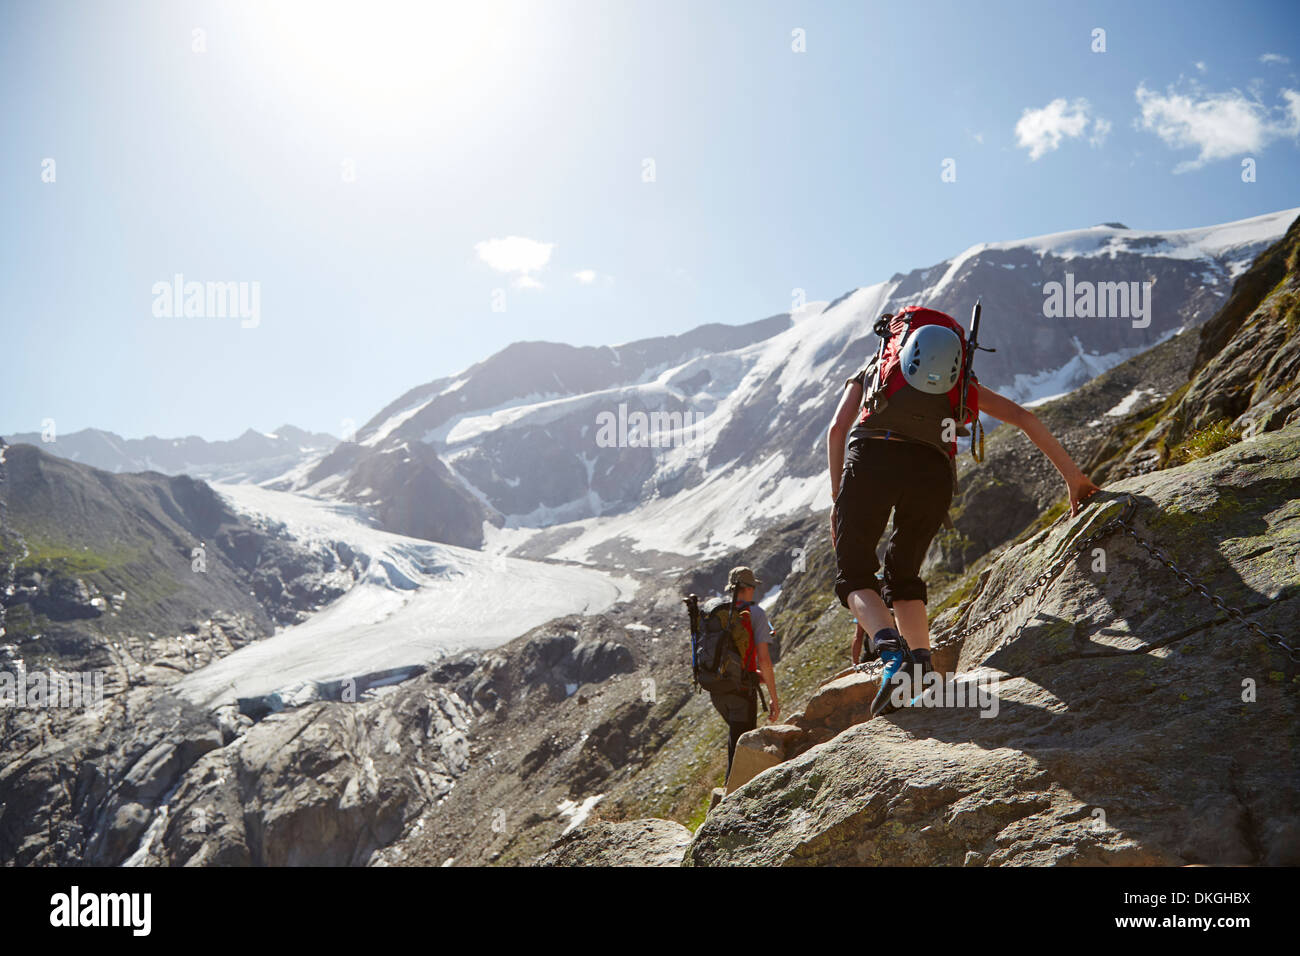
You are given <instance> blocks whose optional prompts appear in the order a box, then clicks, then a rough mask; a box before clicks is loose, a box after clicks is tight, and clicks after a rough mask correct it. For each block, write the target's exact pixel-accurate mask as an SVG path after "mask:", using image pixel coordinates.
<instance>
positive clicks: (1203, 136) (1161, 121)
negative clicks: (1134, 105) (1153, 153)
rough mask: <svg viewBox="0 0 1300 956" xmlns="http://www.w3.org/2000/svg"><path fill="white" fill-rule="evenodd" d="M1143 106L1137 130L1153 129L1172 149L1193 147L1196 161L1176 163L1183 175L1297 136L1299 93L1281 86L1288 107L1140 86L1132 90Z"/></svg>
mask: <svg viewBox="0 0 1300 956" xmlns="http://www.w3.org/2000/svg"><path fill="white" fill-rule="evenodd" d="M1136 96H1137V101H1138V106H1139V107H1140V108H1141V110H1142V115H1141V117H1140V118H1139V119H1138V120H1137V121H1136V125H1137V127H1138V129H1144V130H1148V131H1150V132H1153V133H1155V134H1156V135H1157V136H1159V137H1160V139H1161V140H1163V141H1164V144H1165V145H1166V146H1168V147H1170V148H1171V149H1196V150H1198V154H1197V156H1196V158H1195V159H1189V160H1185V161H1184V162H1181V163H1179V164H1178V165H1177V166H1175V167H1174V172H1176V173H1182V172H1186V171H1187V170H1190V169H1198V168H1200V167H1201V166H1204V165H1205V164H1206V163H1209V162H1213V161H1215V160H1219V159H1227V158H1228V157H1230V156H1241V155H1245V154H1247V153H1254V152H1258V151H1259V150H1261V149H1263V148H1264V147H1265V146H1267V145H1268V144H1269V143H1271V142H1272V141H1273V140H1276V139H1283V138H1290V137H1295V136H1296V135H1297V134H1300V94H1298V93H1296V92H1295V91H1294V90H1283V91H1282V98H1283V99H1284V100H1286V105H1285V106H1284V107H1282V108H1281V109H1280V110H1271V109H1269V108H1268V107H1266V106H1264V104H1262V103H1260V102H1259V101H1258V100H1253V99H1250V98H1248V97H1247V96H1245V95H1244V94H1243V93H1241V92H1240V91H1238V90H1232V91H1231V92H1228V93H1205V92H1203V91H1201V90H1200V89H1199V88H1193V89H1192V90H1191V91H1190V92H1187V93H1179V92H1175V90H1174V88H1173V87H1170V88H1168V89H1167V90H1166V91H1165V92H1164V93H1163V94H1161V93H1157V92H1155V91H1153V90H1148V89H1147V88H1146V87H1145V86H1143V85H1141V84H1139V85H1138V88H1137V92H1136Z"/></svg>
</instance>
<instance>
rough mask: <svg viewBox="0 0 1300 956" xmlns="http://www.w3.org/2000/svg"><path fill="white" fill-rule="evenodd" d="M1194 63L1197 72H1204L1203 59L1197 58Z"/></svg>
mask: <svg viewBox="0 0 1300 956" xmlns="http://www.w3.org/2000/svg"><path fill="white" fill-rule="evenodd" d="M1195 65H1196V70H1197V72H1199V73H1204V72H1205V61H1204V60H1197V61H1196V64H1195Z"/></svg>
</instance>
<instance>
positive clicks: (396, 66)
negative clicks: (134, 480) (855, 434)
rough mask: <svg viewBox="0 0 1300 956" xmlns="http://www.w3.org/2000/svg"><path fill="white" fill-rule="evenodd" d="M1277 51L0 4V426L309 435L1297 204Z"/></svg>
mask: <svg viewBox="0 0 1300 956" xmlns="http://www.w3.org/2000/svg"><path fill="white" fill-rule="evenodd" d="M1096 28H1102V29H1104V30H1105V46H1106V50H1105V52H1104V53H1103V52H1093V50H1092V46H1093V45H1094V43H1095V41H1094V37H1093V31H1094V29H1096ZM196 30H197V31H201V33H197V34H196V32H195V31H196ZM796 30H802V31H803V37H804V46H805V49H804V51H803V52H796V51H795V50H794V49H792V47H793V46H794V45H795V44H796V40H795V37H794V35H793V31H796ZM1297 37H1300V6H1298V5H1296V4H1294V3H1285V2H1279V3H1244V4H1231V5H1229V4H1210V3H1176V4H1175V3H1071V4H1055V3H1053V4H1029V3H925V2H908V3H892V4H874V3H872V4H848V3H809V4H801V3H759V2H752V0H750V2H736V3H722V2H695V3H684V2H664V0H656V2H653V3H651V2H641V0H624V2H618V3H613V2H588V3H569V2H564V3H562V2H542V3H533V4H490V3H486V2H481V3H472V4H412V5H410V6H407V5H405V4H389V5H385V4H383V3H378V2H368V3H356V4H337V5H331V4H329V3H319V2H318V3H310V4H292V3H280V4H253V3H246V4H240V3H186V2H167V3H141V2H133V0H123V2H120V3H112V4H85V3H82V4H72V3H40V4H38V3H35V2H12V0H10V2H4V3H3V4H0V98H2V99H3V109H2V111H0V141H3V143H4V144H5V148H4V150H3V152H0V189H2V190H3V197H4V209H5V214H4V217H3V221H2V222H0V282H2V288H3V290H4V294H5V307H4V313H3V319H0V321H2V322H3V326H2V327H0V342H2V343H3V348H4V362H3V368H4V374H3V376H0V429H7V430H8V431H9V432H12V431H27V430H39V429H40V426H41V422H42V421H43V420H44V419H53V420H54V421H55V423H56V425H57V428H58V430H59V431H60V432H64V433H66V432H69V431H74V430H77V429H80V428H83V427H86V426H94V427H100V428H106V429H110V430H113V431H116V432H118V433H120V434H123V435H126V436H127V437H140V436H143V435H146V434H156V435H163V436H177V435H187V434H199V435H202V436H204V437H206V438H210V439H217V438H230V437H234V436H235V435H237V434H238V433H240V432H242V431H243V430H244V429H245V428H246V427H250V426H251V427H255V428H259V429H263V430H269V429H271V428H274V427H275V426H277V425H279V424H280V423H282V422H290V423H293V424H296V425H300V426H302V427H307V428H311V429H320V430H328V431H331V432H334V433H335V434H338V433H339V431H340V427H341V426H340V423H341V422H342V421H343V420H344V419H352V420H354V421H356V422H358V423H360V422H364V421H365V420H367V419H368V418H369V417H370V416H371V415H372V414H373V413H374V412H376V411H377V410H378V409H379V408H380V407H382V406H383V405H384V404H386V403H387V402H388V401H390V400H392V399H393V398H395V397H396V396H397V395H398V394H399V393H400V392H402V391H404V390H405V389H407V388H409V387H411V386H414V385H416V384H419V383H421V382H425V381H429V380H431V379H434V378H437V377H440V376H443V375H448V374H451V373H454V372H456V371H458V370H460V369H461V368H464V367H465V366H467V365H470V364H472V363H473V362H475V361H478V360H480V359H482V358H484V357H486V356H487V355H489V354H490V353H492V352H493V351H495V350H497V349H499V348H501V347H502V346H504V345H506V344H508V343H510V342H512V341H516V340H520V339H547V340H552V341H562V342H570V343H574V344H606V343H618V342H625V341H629V340H632V339H636V338H642V337H645V336H651V335H659V334H667V333H675V332H682V331H685V330H687V329H690V328H692V327H694V326H697V325H699V324H701V323H704V322H711V321H717V322H727V323H740V322H747V321H751V320H754V319H758V318H762V317H764V316H767V315H771V314H774V313H778V312H783V311H786V310H788V309H789V308H790V304H791V296H792V290H793V289H796V288H800V289H804V290H806V294H807V297H808V298H809V299H832V298H835V297H837V296H839V295H840V294H841V293H843V292H845V291H846V290H848V289H850V288H853V287H855V286H860V285H866V284H869V283H872V282H876V281H879V280H881V279H885V278H888V277H889V276H890V275H891V274H892V273H894V272H897V271H904V270H907V269H911V268H914V267H918V266H927V265H930V264H933V263H934V262H937V261H939V260H941V259H943V258H946V257H948V256H951V255H953V254H955V253H957V252H959V251H961V250H962V249H964V248H966V247H967V246H969V245H971V244H973V243H977V242H982V241H993V240H1001V239H1014V238H1018V237H1022V236H1029V235H1036V234H1040V233H1046V232H1054V231H1060V230H1063V229H1070V228H1076V227H1081V226H1087V225H1092V224H1095V223H1099V222H1106V221H1114V220H1119V221H1122V222H1124V223H1126V224H1127V225H1129V226H1131V227H1135V228H1178V227H1189V226H1199V225H1208V224H1211V223H1215V222H1223V221H1229V220H1233V219H1240V218H1244V217H1247V216H1252V215H1257V214H1260V213H1264V212H1270V211H1274V210H1277V209H1282V208H1288V207H1291V206H1296V205H1300V190H1297V188H1296V185H1295V184H1296V183H1297V182H1300V147H1298V145H1297V131H1298V130H1300V92H1295V91H1300V78H1298V73H1300V44H1298V43H1297ZM1288 91H1292V92H1291V93H1288ZM1027 111H1028V112H1027ZM1247 156H1248V157H1251V158H1253V159H1254V160H1255V162H1256V173H1257V178H1256V181H1255V182H1253V183H1243V182H1242V180H1241V165H1240V164H1241V160H1242V158H1243V157H1247ZM49 159H52V160H53V161H54V164H53V172H54V177H53V182H48V181H44V180H45V179H48V178H49V177H48V170H49V168H50V167H49V164H47V163H46V162H45V161H46V160H49ZM647 159H650V160H653V164H654V165H653V172H654V179H653V182H647V181H645V179H646V175H645V170H646V163H645V161H646V160H647ZM946 159H953V160H955V162H956V167H955V168H956V181H955V182H944V181H943V179H942V177H941V173H942V164H943V162H944V160H946ZM506 240H510V241H506ZM178 273H179V274H182V275H184V277H185V279H186V280H187V281H200V282H227V281H234V282H248V283H252V282H257V283H258V288H259V293H260V312H259V317H258V321H257V324H256V326H255V327H243V326H244V325H245V324H247V323H241V322H240V321H239V320H238V319H237V318H229V317H227V318H215V317H202V318H200V317H190V318H183V317H160V316H158V315H156V314H155V311H156V309H155V305H156V303H155V283H158V282H160V281H171V279H172V277H173V276H174V275H176V274H178ZM494 296H496V298H494ZM502 302H504V310H503V311H500V310H497V309H494V304H495V305H496V306H498V307H499V306H500V305H501V304H502ZM0 433H5V432H0Z"/></svg>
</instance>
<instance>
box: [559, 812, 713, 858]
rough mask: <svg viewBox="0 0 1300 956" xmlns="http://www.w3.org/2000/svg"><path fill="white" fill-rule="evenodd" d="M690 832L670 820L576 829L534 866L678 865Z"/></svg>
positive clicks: (687, 843) (689, 837)
mask: <svg viewBox="0 0 1300 956" xmlns="http://www.w3.org/2000/svg"><path fill="white" fill-rule="evenodd" d="M690 842H691V831H690V830H688V829H686V827H684V826H682V825H681V824H680V823H673V822H672V821H671V820H654V819H650V820H632V821H630V822H628V823H596V824H592V825H591V826H584V827H579V828H578V829H576V830H574V831H573V832H572V833H568V834H566V835H564V836H562V837H560V839H558V840H556V841H555V845H554V846H552V847H551V849H549V850H547V851H546V852H545V853H543V854H542V855H541V856H540V857H538V858H537V862H536V863H534V864H533V865H534V866H680V865H681V862H682V856H683V854H685V852H686V847H687V846H688V845H689V844H690Z"/></svg>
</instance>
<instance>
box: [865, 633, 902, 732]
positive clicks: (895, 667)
mask: <svg viewBox="0 0 1300 956" xmlns="http://www.w3.org/2000/svg"><path fill="white" fill-rule="evenodd" d="M880 659H881V660H882V661H884V662H885V669H884V670H883V671H881V673H880V689H879V690H878V691H876V696H875V698H874V699H873V700H872V701H871V716H872V717H881V716H883V715H885V714H892V713H893V712H894V711H896V710H898V705H897V704H895V703H894V702H893V701H892V700H891V699H890V698H892V697H893V695H894V690H895V688H896V687H898V686H899V685H900V684H901V683H902V682H903V680H904V679H905V678H904V677H903V676H900V673H899V672H900V671H902V670H903V668H904V667H909V668H910V666H911V664H912V655H911V653H909V651H908V650H907V645H906V644H903V645H902V649H901V650H893V649H889V648H881V650H880Z"/></svg>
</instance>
